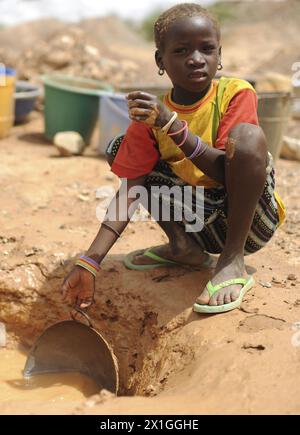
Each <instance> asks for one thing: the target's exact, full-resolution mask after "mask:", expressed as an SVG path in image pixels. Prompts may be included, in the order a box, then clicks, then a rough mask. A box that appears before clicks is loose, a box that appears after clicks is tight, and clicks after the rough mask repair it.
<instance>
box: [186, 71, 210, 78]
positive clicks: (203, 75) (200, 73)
mask: <svg viewBox="0 0 300 435" xmlns="http://www.w3.org/2000/svg"><path fill="white" fill-rule="evenodd" d="M188 77H189V78H191V79H201V78H202V79H204V78H206V77H207V73H206V72H203V71H193V72H192V73H190V74H189V75H188Z"/></svg>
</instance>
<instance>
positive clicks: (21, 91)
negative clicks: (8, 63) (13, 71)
mask: <svg viewBox="0 0 300 435" xmlns="http://www.w3.org/2000/svg"><path fill="white" fill-rule="evenodd" d="M39 95H40V90H39V88H38V86H36V85H33V84H32V83H29V82H26V81H17V83H16V92H15V100H16V107H15V123H21V122H24V121H26V119H27V117H28V115H29V114H30V112H31V111H32V110H33V109H34V105H35V102H36V100H37V98H38V96H39Z"/></svg>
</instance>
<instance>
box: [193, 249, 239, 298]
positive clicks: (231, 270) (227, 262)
mask: <svg viewBox="0 0 300 435" xmlns="http://www.w3.org/2000/svg"><path fill="white" fill-rule="evenodd" d="M245 277H247V273H246V270H245V265H244V256H243V255H242V254H239V255H236V256H235V257H233V258H232V259H230V258H229V257H228V256H226V255H225V254H222V255H221V256H220V257H219V260H218V263H217V265H216V269H215V274H214V277H213V278H212V279H211V282H212V284H213V285H217V284H220V283H221V282H224V281H227V280H229V279H233V278H245ZM242 287H243V286H242V285H240V284H235V285H229V286H228V287H225V288H222V289H220V290H219V291H217V292H216V293H215V294H213V295H212V296H211V297H210V296H209V293H208V291H207V289H206V288H205V289H204V290H203V292H202V293H201V295H200V296H199V297H198V298H197V299H196V301H195V302H196V303H197V304H200V305H224V304H229V303H230V302H234V301H235V300H236V299H237V298H238V297H239V292H240V290H241V288H242Z"/></svg>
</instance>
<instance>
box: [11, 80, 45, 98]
mask: <svg viewBox="0 0 300 435" xmlns="http://www.w3.org/2000/svg"><path fill="white" fill-rule="evenodd" d="M18 88H19V89H22V90H21V91H17V89H18ZM40 95H41V90H40V88H39V87H38V86H37V85H34V84H33V83H30V82H27V81H26V80H17V81H16V91H15V99H16V100H31V99H33V98H37V97H39V96H40Z"/></svg>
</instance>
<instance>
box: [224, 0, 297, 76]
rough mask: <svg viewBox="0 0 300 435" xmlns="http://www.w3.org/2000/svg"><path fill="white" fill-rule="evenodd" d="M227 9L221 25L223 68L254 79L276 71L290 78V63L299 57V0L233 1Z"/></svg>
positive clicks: (234, 73)
mask: <svg viewBox="0 0 300 435" xmlns="http://www.w3.org/2000/svg"><path fill="white" fill-rule="evenodd" d="M226 3H227V2H226ZM224 5H225V2H224ZM227 7H228V3H227ZM229 7H230V6H229ZM231 12H232V18H231V19H229V20H228V21H226V22H224V24H223V25H222V29H221V30H222V37H221V39H222V47H223V64H224V67H225V69H226V70H227V71H228V72H229V73H231V74H233V75H238V76H242V77H247V76H249V75H251V76H256V77H257V78H258V79H259V78H260V77H261V76H262V75H263V74H265V73H266V72H276V73H281V74H285V75H287V76H288V77H289V78H290V80H291V77H292V69H291V68H292V65H293V63H294V62H297V61H299V59H300V46H299V37H298V29H299V13H300V3H299V1H298V0H286V1H282V2H261V1H251V2H235V3H234V4H233V5H232V6H231Z"/></svg>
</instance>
